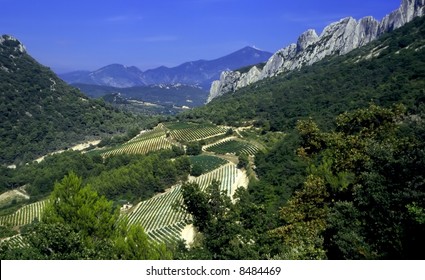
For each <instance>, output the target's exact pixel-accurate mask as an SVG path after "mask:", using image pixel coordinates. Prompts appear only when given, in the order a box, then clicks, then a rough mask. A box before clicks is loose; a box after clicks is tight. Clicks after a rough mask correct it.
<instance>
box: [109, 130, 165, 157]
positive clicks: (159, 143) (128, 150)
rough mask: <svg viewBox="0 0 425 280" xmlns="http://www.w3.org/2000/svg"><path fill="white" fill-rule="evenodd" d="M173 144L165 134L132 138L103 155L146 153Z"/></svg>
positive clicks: (163, 148)
mask: <svg viewBox="0 0 425 280" xmlns="http://www.w3.org/2000/svg"><path fill="white" fill-rule="evenodd" d="M172 146H173V145H172V144H171V142H170V141H168V140H167V139H166V138H165V135H164V136H160V137H154V138H150V139H145V140H143V138H141V140H132V141H130V142H127V143H126V144H124V145H122V146H120V147H118V148H116V149H113V150H110V151H108V152H105V153H102V156H111V155H118V154H146V153H149V152H153V151H159V150H165V149H171V148H172Z"/></svg>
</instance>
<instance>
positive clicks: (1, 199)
mask: <svg viewBox="0 0 425 280" xmlns="http://www.w3.org/2000/svg"><path fill="white" fill-rule="evenodd" d="M16 197H21V198H24V199H30V197H29V195H27V194H26V193H25V191H23V190H21V189H15V190H11V191H8V192H5V193H2V194H1V195H0V204H2V203H5V202H8V201H11V200H13V199H14V198H16Z"/></svg>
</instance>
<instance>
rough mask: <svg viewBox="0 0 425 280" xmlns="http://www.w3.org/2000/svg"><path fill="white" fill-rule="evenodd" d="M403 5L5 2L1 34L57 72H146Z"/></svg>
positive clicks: (267, 0)
mask: <svg viewBox="0 0 425 280" xmlns="http://www.w3.org/2000/svg"><path fill="white" fill-rule="evenodd" d="M400 2H401V0H302V1H295V0H290V1H286V0H258V1H250V0H117V1H112V0H103V1H93V0H68V1H61V0H55V1H53V0H0V11H1V15H0V34H9V35H12V36H14V37H16V38H18V39H19V40H20V41H21V42H22V43H23V44H24V45H25V46H26V48H27V50H28V52H29V53H30V55H32V56H33V57H34V58H36V59H37V60H38V61H39V62H41V63H42V64H44V65H46V66H49V67H51V68H53V69H54V70H56V71H57V72H66V71H71V70H95V69H98V68H100V67H102V66H105V65H108V64H111V63H121V64H125V65H134V66H137V67H139V68H141V69H142V70H146V69H149V68H154V67H157V66H160V65H165V66H168V67H173V66H177V65H179V64H181V63H183V62H187V61H193V60H198V59H215V58H218V57H221V56H224V55H227V54H229V53H231V52H233V51H236V50H238V49H241V48H243V47H245V46H248V45H249V46H256V47H258V48H260V49H263V50H267V51H270V52H275V51H277V50H278V49H280V48H282V47H285V46H287V45H288V44H290V43H293V42H296V40H297V38H298V36H299V35H300V34H301V33H302V32H304V31H305V30H307V29H309V28H313V29H316V31H317V33H318V34H320V32H322V30H323V28H324V27H325V26H326V25H328V24H330V23H332V22H334V21H338V20H339V19H341V18H344V17H347V16H353V17H354V18H356V19H359V18H361V17H364V16H369V15H371V16H374V17H375V18H377V19H378V20H381V19H382V17H383V16H384V15H386V14H388V13H390V12H391V11H393V10H395V9H396V8H398V7H399V5H400Z"/></svg>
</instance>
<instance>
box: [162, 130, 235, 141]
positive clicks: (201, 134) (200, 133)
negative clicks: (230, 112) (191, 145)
mask: <svg viewBox="0 0 425 280" xmlns="http://www.w3.org/2000/svg"><path fill="white" fill-rule="evenodd" d="M226 132H227V129H226V128H224V127H219V126H199V127H193V128H185V129H178V130H171V131H170V134H171V136H172V137H173V138H174V139H176V140H178V141H183V142H192V141H197V140H201V139H205V138H209V137H213V136H215V135H219V134H224V133H226Z"/></svg>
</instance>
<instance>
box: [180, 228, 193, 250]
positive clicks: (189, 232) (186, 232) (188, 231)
mask: <svg viewBox="0 0 425 280" xmlns="http://www.w3.org/2000/svg"><path fill="white" fill-rule="evenodd" d="M181 237H182V238H183V239H184V241H186V245H187V246H189V247H190V245H191V244H192V243H193V239H194V238H195V228H194V227H193V225H192V224H190V225H187V226H185V228H184V229H183V231H182V234H181Z"/></svg>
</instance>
